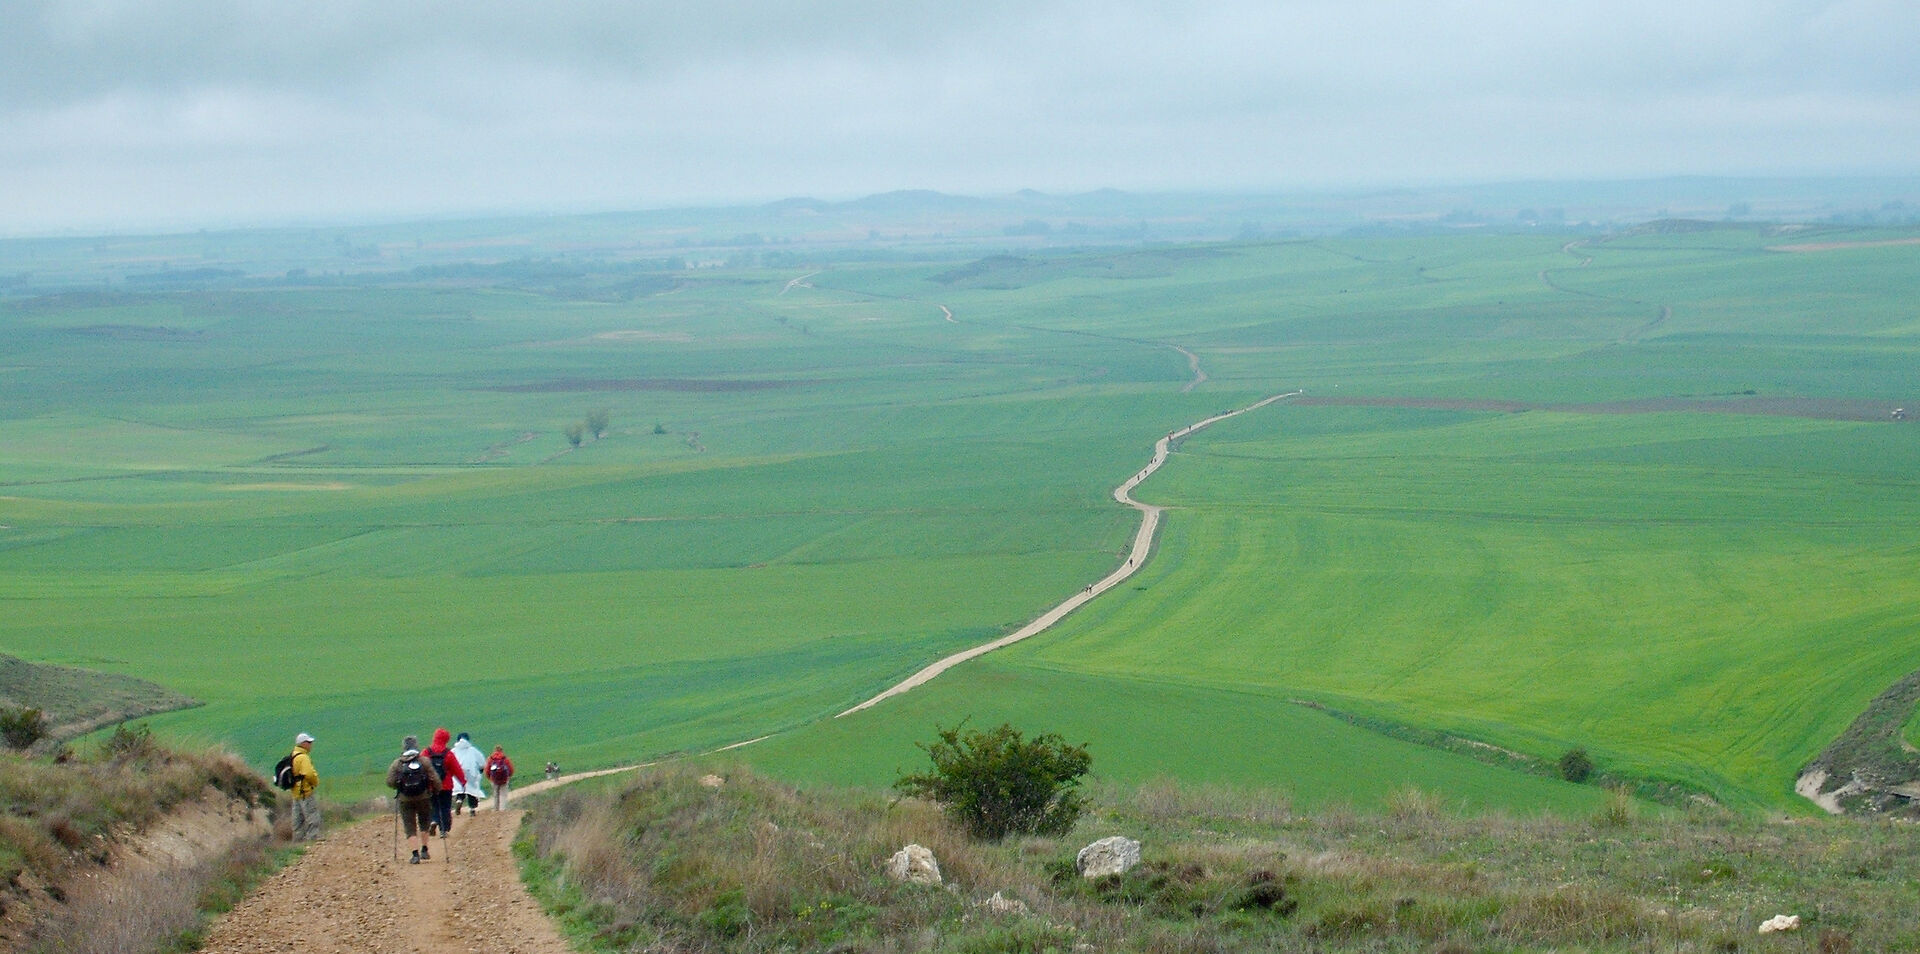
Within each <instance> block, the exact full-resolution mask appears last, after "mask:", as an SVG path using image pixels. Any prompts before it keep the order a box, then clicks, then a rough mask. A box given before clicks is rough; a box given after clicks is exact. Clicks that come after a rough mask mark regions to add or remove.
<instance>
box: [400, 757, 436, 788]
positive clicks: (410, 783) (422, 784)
mask: <svg viewBox="0 0 1920 954" xmlns="http://www.w3.org/2000/svg"><path fill="white" fill-rule="evenodd" d="M432 787H433V776H431V775H429V774H427V767H426V765H425V764H423V763H422V762H421V761H420V760H419V759H414V760H412V761H410V762H408V763H406V764H405V765H403V766H401V767H400V784H399V785H396V786H394V789H395V790H396V791H398V792H399V793H400V794H402V795H405V796H406V797H408V798H414V797H417V796H420V795H425V794H426V793H427V789H430V788H432Z"/></svg>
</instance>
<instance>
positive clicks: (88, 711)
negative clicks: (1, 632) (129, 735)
mask: <svg viewBox="0 0 1920 954" xmlns="http://www.w3.org/2000/svg"><path fill="white" fill-rule="evenodd" d="M199 704H200V703H199V701H198V700H195V699H191V698H188V697H187V696H183V695H181V694H180V693H177V692H172V691H170V690H168V689H167V688H166V687H164V686H159V685H155V684H154V683H151V682H148V681H146V680H144V679H135V678H132V677H130V676H125V675H120V674H116V673H105V672H98V671H96V670H92V669H81V668H77V667H73V666H47V665H38V664H35V663H30V662H27V661H26V660H24V659H19V658H16V657H13V656H6V655H0V708H17V709H38V710H39V711H40V713H41V714H42V716H43V717H44V719H45V725H46V733H47V738H48V740H49V741H52V742H58V741H60V740H64V739H70V738H74V737H76V736H80V735H85V734H86V733H88V732H92V731H93V730H95V729H98V728H102V727H104V726H108V725H113V724H115V723H120V722H125V721H128V720H131V719H138V718H140V717H141V716H146V715H153V714H155V713H159V712H172V711H174V710H176V709H186V708H190V707H192V706H197V705H199Z"/></svg>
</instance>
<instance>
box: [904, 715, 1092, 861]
mask: <svg viewBox="0 0 1920 954" xmlns="http://www.w3.org/2000/svg"><path fill="white" fill-rule="evenodd" d="M939 733H940V741H938V742H935V743H933V744H931V745H922V746H920V748H921V749H922V750H924V751H925V752H926V753H927V755H928V756H929V757H930V758H931V759H932V760H933V770H932V771H930V772H923V773H920V774H918V775H903V776H901V777H900V779H899V780H898V781H896V782H894V783H893V787H894V788H895V789H897V790H898V791H900V792H902V793H904V794H907V795H915V796H919V797H922V798H927V799H931V800H932V801H935V802H939V803H940V804H941V805H943V806H945V807H946V809H947V813H948V814H949V815H950V816H951V817H952V818H953V820H954V821H955V823H957V824H959V825H960V826H961V827H962V828H965V829H966V830H967V833H968V834H970V835H972V836H973V837H975V838H982V839H987V840H993V841H997V840H999V839H1001V838H1004V837H1006V836H1008V835H1012V834H1041V835H1049V834H1060V833H1063V832H1065V831H1067V830H1068V829H1070V828H1072V827H1073V824H1074V822H1076V821H1079V820H1080V815H1081V813H1082V812H1083V811H1085V810H1086V806H1085V802H1084V801H1083V800H1082V798H1081V796H1080V793H1079V792H1077V791H1075V790H1074V789H1075V788H1077V787H1078V786H1079V784H1080V776H1082V775H1085V774H1087V770H1088V769H1089V768H1091V767H1092V765H1093V757H1092V756H1090V755H1088V754H1087V748H1086V746H1084V745H1068V744H1067V743H1066V740H1064V739H1062V738H1061V737H1060V736H1059V735H1057V734H1053V733H1048V734H1046V735H1040V736H1035V737H1034V738H1032V739H1025V738H1022V737H1021V735H1020V732H1019V730H1017V729H1015V728H1014V727H1013V726H1011V725H1005V724H1003V725H1001V726H1000V727H999V728H997V729H990V730H988V731H985V732H981V731H977V730H975V731H971V732H968V733H966V734H965V735H964V736H962V735H961V733H960V727H959V726H955V727H954V728H951V729H940V730H939Z"/></svg>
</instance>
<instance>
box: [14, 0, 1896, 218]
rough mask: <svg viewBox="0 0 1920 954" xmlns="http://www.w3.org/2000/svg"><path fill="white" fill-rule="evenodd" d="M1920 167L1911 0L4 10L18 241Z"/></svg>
mask: <svg viewBox="0 0 1920 954" xmlns="http://www.w3.org/2000/svg"><path fill="white" fill-rule="evenodd" d="M1916 172H1920V8H1916V6H1915V0H1836V2H1819V0H1778V2H1737V0H1651V2H1641V0H1625V2H1620V0H1613V2H1600V3H1557V2H1549V0H1485V2H1464V0H1462V2H1420V0H1224V2H1215V3H1208V2H1204V0H1186V2H1178V3H1175V2H1157V0H1098V2H1076V0H1012V2H1002V0H964V2H961V0H953V2H946V3H937V4H935V3H916V2H912V0H845V2H837V3H821V2H815V3H808V2H798V0H791V2H775V0H677V2H671V3H667V2H654V0H628V2H611V0H609V2H592V0H587V2H572V3H566V2H560V3H528V2H524V0H521V2H512V3H502V2H486V0H477V2H476V0H461V2H443V0H326V2H323V3H289V2H287V0H260V2H249V0H226V2H222V0H205V2H190V0H146V2H141V0H0V217H3V219H4V221H0V233H9V234H20V233H23V232H46V231H59V230H72V229H95V228H150V227H156V226H167V227H177V226H198V225H207V226H220V225H232V224H253V223H277V222H290V221H310V220H316V219H318V220H327V221H338V220H351V219H356V218H376V219H383V220H384V219H393V218H399V217H405V216H411V215H417V214H447V213H459V212H470V211H502V210H528V211H535V210H553V211H571V210H582V209H615V208H644V207H657V206H662V205H685V204H692V203H705V202H711V201H724V202H733V201H743V200H745V201H757V200H764V199H773V198H780V197H785V196H796V195H811V196H815V197H820V198H845V197H852V196H856V195H862V194H867V193H872V192H881V191H887V190H891V189H901V188H931V189H939V190H943V191H949V192H963V193H972V194H986V193H1004V192H1011V191H1013V190H1016V189H1021V188H1034V189H1040V190H1042V191H1082V190H1088V189H1096V188H1102V187H1115V188H1121V189H1129V190H1190V189H1221V190H1227V189H1248V190H1262V191H1269V190H1281V191H1285V190H1294V189H1306V188H1324V187H1347V186H1362V187H1373V186H1380V185H1395V184H1430V183H1444V182H1463V181H1489V180H1506V179H1573V178H1641V177H1652V176H1664V175H1671V174H1708V175H1775V174H1787V175H1803V174H1815V175H1825V174H1901V175H1909V174H1914V173H1916Z"/></svg>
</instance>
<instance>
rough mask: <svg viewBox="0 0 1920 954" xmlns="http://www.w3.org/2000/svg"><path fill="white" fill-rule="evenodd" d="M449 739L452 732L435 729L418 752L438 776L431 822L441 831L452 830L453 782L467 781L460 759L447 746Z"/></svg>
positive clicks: (451, 736)
mask: <svg viewBox="0 0 1920 954" xmlns="http://www.w3.org/2000/svg"><path fill="white" fill-rule="evenodd" d="M451 741H453V733H451V732H448V731H447V730H446V729H435V730H433V744H432V745H429V746H427V747H426V748H425V749H423V750H422V751H421V752H420V757H421V758H424V759H426V760H427V761H429V762H432V763H433V770H434V772H435V773H437V774H438V775H439V776H440V785H439V787H437V788H435V789H434V791H433V823H434V825H435V826H437V827H438V828H439V830H440V831H441V832H443V833H450V832H452V831H453V783H455V782H459V783H460V784H462V785H465V784H466V783H467V773H466V770H465V769H462V768H461V767H460V759H458V758H457V757H455V756H454V754H453V750H452V749H451V748H449V747H448V746H447V743H448V742H451Z"/></svg>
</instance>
